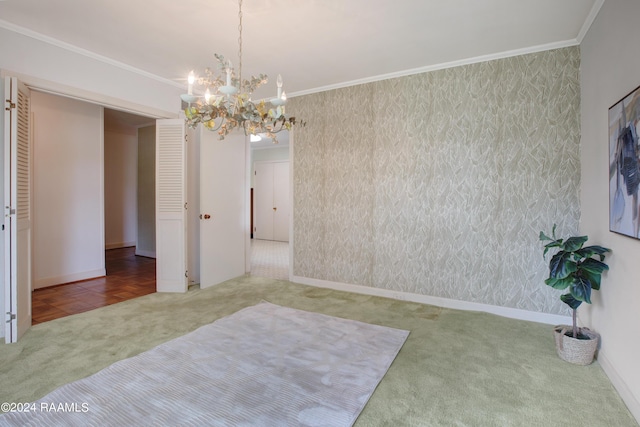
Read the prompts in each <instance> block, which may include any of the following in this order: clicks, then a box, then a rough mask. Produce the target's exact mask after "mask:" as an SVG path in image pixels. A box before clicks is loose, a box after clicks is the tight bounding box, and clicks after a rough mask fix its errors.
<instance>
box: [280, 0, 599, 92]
mask: <svg viewBox="0 0 640 427" xmlns="http://www.w3.org/2000/svg"><path fill="white" fill-rule="evenodd" d="M598 1H604V0H598ZM579 44H580V43H579V42H578V40H577V39H571V40H564V41H559V42H554V43H547V44H542V45H537V46H531V47H527V48H522V49H514V50H508V51H504V52H498V53H492V54H489V55H482V56H476V57H473V58H466V59H460V60H456V61H450V62H443V63H441V64H433V65H427V66H425V67H418V68H412V69H409V70H403V71H396V72H393V73H387V74H380V75H377V76H371V77H365V78H363V79H357V80H350V81H347V82H342V83H336V84H333V85H327V86H321V87H317V88H313V89H309V90H302V91H298V92H291V93H287V97H289V98H293V97H296V96H303V95H310V94H313V93H319V92H326V91H329V90H334V89H342V88H346V87H350V86H357V85H361V84H366V83H373V82H378V81H381V80H388V79H395V78H398V77H405V76H411V75H414V74H422V73H428V72H430V71H437V70H444V69H447V68H454V67H460V66H462V65H470V64H477V63H480V62H488V61H494V60H496V59H504V58H511V57H514V56H521V55H526V54H529V53H537V52H544V51H546V50H554V49H561V48H565V47H570V46H577V45H579Z"/></svg>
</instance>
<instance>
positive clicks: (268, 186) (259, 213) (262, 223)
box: [253, 162, 275, 240]
mask: <svg viewBox="0 0 640 427" xmlns="http://www.w3.org/2000/svg"><path fill="white" fill-rule="evenodd" d="M273 203H274V201H273V163H268V162H256V163H255V166H254V188H253V210H254V214H253V237H254V238H256V239H263V240H273V210H274V207H275V205H274V204H273Z"/></svg>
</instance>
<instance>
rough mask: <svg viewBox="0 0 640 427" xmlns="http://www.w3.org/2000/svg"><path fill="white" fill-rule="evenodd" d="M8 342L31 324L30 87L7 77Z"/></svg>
mask: <svg viewBox="0 0 640 427" xmlns="http://www.w3.org/2000/svg"><path fill="white" fill-rule="evenodd" d="M4 90H5V116H4V120H5V125H4V127H5V129H4V131H5V132H4V144H5V151H4V153H5V163H4V167H5V189H4V192H5V197H4V199H5V229H6V232H5V287H6V288H5V291H6V292H5V298H6V303H5V315H6V317H7V319H6V328H5V341H6V342H16V341H17V340H18V339H19V338H20V337H21V336H22V334H24V333H25V332H26V331H27V329H29V327H30V326H31V215H32V211H31V132H30V129H31V126H30V122H31V120H30V119H31V113H30V105H29V103H30V98H29V89H28V88H27V87H26V86H25V85H23V84H21V83H20V82H19V81H18V79H17V78H14V77H7V78H5V87H4Z"/></svg>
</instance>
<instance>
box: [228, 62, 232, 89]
mask: <svg viewBox="0 0 640 427" xmlns="http://www.w3.org/2000/svg"><path fill="white" fill-rule="evenodd" d="M231 70H232V65H231V60H230V59H229V60H228V61H227V86H231Z"/></svg>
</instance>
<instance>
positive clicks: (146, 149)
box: [136, 125, 156, 258]
mask: <svg viewBox="0 0 640 427" xmlns="http://www.w3.org/2000/svg"><path fill="white" fill-rule="evenodd" d="M137 230H138V236H137V241H136V255H141V256H146V257H151V258H155V257H156V127H155V125H154V126H147V127H143V128H140V129H138V226H137Z"/></svg>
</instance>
